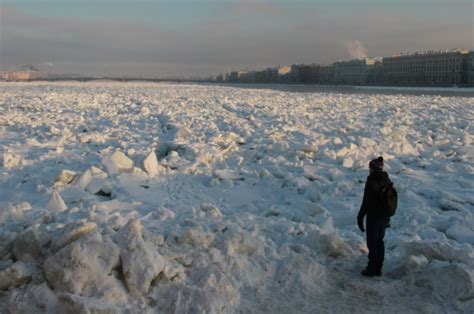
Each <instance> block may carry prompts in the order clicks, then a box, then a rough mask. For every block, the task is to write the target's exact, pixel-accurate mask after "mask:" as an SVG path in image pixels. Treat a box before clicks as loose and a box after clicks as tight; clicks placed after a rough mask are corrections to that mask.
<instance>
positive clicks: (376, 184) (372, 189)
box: [357, 171, 392, 219]
mask: <svg viewBox="0 0 474 314" xmlns="http://www.w3.org/2000/svg"><path fill="white" fill-rule="evenodd" d="M390 183H392V182H391V181H390V178H389V177H388V174H387V173H386V172H385V171H376V172H373V173H371V174H370V175H369V176H368V177H367V182H365V189H364V198H363V199H362V205H360V210H359V214H358V215H357V218H358V219H363V218H364V216H365V215H367V217H370V218H387V216H386V215H384V214H383V213H381V207H382V205H381V197H380V193H379V192H380V189H381V188H382V187H383V186H387V185H389V184H390Z"/></svg>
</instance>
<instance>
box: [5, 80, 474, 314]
mask: <svg viewBox="0 0 474 314" xmlns="http://www.w3.org/2000/svg"><path fill="white" fill-rule="evenodd" d="M285 88H286V87H285ZM292 88H294V89H298V88H306V87H292ZM311 88H313V90H311V92H309V90H305V91H306V92H305V93H294V92H289V91H287V90H280V88H279V87H270V89H267V88H263V87H262V88H259V87H258V86H253V87H252V88H236V87H232V86H217V85H186V84H152V83H110V82H89V83H75V82H63V83H40V82H38V83H0V173H1V176H0V223H1V224H0V312H2V313H3V312H7V311H10V312H12V313H40V312H48V313H51V312H52V313H55V312H60V313H63V312H68V311H69V312H74V313H77V312H81V313H86V312H87V311H91V312H93V311H107V312H109V313H144V312H145V313H146V312H149V313H155V312H163V313H170V312H171V313H173V312H174V313H196V312H199V313H201V312H205V313H325V312H327V313H354V312H355V313H358V312H361V313H362V312H384V313H392V312H407V313H411V312H430V313H433V312H466V313H468V312H471V313H472V312H473V311H474V287H473V283H474V273H473V269H474V248H473V245H474V227H473V226H474V218H473V210H474V197H473V195H474V193H473V191H474V148H473V137H474V132H473V131H474V129H473V121H474V98H472V97H464V96H466V95H465V94H462V93H461V94H459V95H458V96H456V97H453V95H451V94H450V95H449V96H450V97H446V96H445V95H443V94H431V93H426V94H425V93H424V92H423V94H424V95H423V96H421V95H412V94H411V93H408V94H405V95H400V94H398V92H397V93H395V92H394V93H391V92H390V93H385V92H383V91H381V92H380V93H379V92H375V90H374V89H371V90H370V92H366V91H364V92H360V93H359V92H358V91H359V90H364V89H361V88H357V89H356V90H357V91H354V92H349V90H347V89H345V90H341V89H339V88H333V87H331V88H329V89H325V87H311ZM320 88H322V89H320ZM281 89H283V88H281ZM378 155H383V156H384V159H385V160H386V168H387V171H388V172H389V174H390V177H391V179H392V181H394V183H395V187H396V188H397V190H398V192H399V208H398V212H397V214H396V215H395V216H394V217H393V219H392V222H391V225H392V227H391V228H390V229H387V233H386V241H385V243H386V263H385V266H384V276H383V277H381V278H377V279H367V278H362V277H361V275H360V270H361V269H362V268H363V267H364V266H365V264H366V259H367V257H366V254H367V248H366V245H365V239H364V234H363V233H361V232H360V231H359V230H358V228H357V225H356V215H357V212H358V209H359V206H360V202H361V199H362V193H363V188H364V182H365V179H366V176H367V166H368V162H369V161H370V160H371V159H372V158H374V157H377V156H378Z"/></svg>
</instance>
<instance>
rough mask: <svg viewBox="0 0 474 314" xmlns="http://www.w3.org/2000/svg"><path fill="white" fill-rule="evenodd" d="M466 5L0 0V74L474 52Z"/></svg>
mask: <svg viewBox="0 0 474 314" xmlns="http://www.w3.org/2000/svg"><path fill="white" fill-rule="evenodd" d="M473 15H474V1H473V0H313V1H310V0H253V1H250V0H195V1H191V0H166V1H164V0H134V1H131V0H130V1H124V0H0V68H3V69H6V68H8V67H11V66H12V65H20V64H34V65H37V66H39V67H40V68H42V69H50V70H52V71H53V72H54V73H78V74H84V75H87V74H92V75H132V76H148V77H176V76H208V75H216V74H218V73H221V72H228V71H230V70H237V69H260V68H264V67H267V66H277V65H289V64H292V63H313V62H314V63H320V64H328V63H332V62H334V61H337V60H340V59H351V58H354V57H362V56H365V55H367V56H370V57H378V56H381V57H383V56H389V55H392V54H395V53H398V52H415V51H420V50H437V49H449V48H458V47H459V48H468V49H471V50H472V49H473V48H474V34H473V32H474V31H473V29H474V24H473Z"/></svg>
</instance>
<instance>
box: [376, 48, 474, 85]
mask: <svg viewBox="0 0 474 314" xmlns="http://www.w3.org/2000/svg"><path fill="white" fill-rule="evenodd" d="M468 57H469V52H468V51H467V50H451V51H428V52H419V53H413V54H406V55H403V54H400V55H395V56H392V57H388V58H383V82H384V83H386V84H395V85H397V84H413V85H430V84H435V85H450V84H464V83H467V73H466V72H467V71H466V69H467V67H468Z"/></svg>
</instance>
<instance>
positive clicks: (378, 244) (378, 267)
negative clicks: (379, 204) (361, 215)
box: [366, 216, 388, 273]
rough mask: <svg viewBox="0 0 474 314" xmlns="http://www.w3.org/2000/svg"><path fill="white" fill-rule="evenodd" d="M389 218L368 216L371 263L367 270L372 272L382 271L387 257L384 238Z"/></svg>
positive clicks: (367, 227)
mask: <svg viewBox="0 0 474 314" xmlns="http://www.w3.org/2000/svg"><path fill="white" fill-rule="evenodd" d="M387 223H388V218H374V217H369V216H367V226H366V231H367V248H368V249H369V263H368V265H367V270H368V271H370V272H373V273H375V272H380V271H382V266H383V260H384V255H385V246H384V243H383V238H384V236H385V227H386V226H387Z"/></svg>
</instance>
